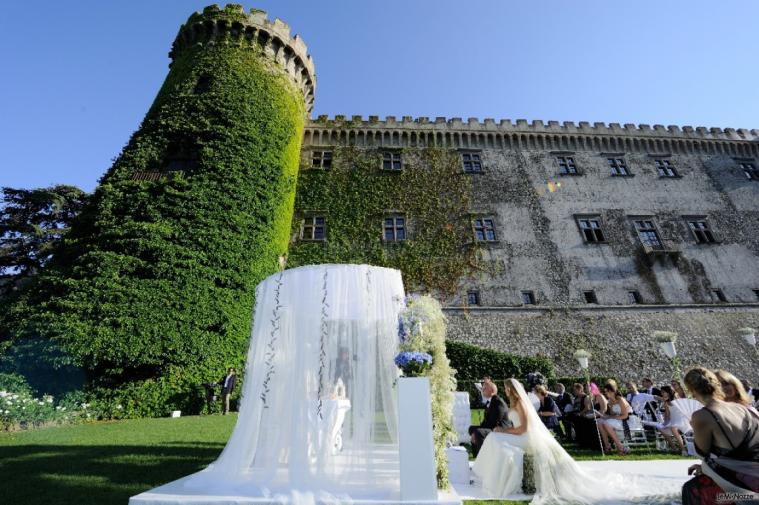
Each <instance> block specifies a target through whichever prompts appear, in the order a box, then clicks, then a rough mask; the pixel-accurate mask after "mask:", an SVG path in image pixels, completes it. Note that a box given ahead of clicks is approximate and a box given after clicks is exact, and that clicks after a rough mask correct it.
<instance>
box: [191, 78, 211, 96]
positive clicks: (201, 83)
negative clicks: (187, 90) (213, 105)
mask: <svg viewBox="0 0 759 505" xmlns="http://www.w3.org/2000/svg"><path fill="white" fill-rule="evenodd" d="M212 83H213V77H211V76H210V75H209V74H203V75H201V76H200V77H198V82H196V83H195V88H193V90H192V92H193V93H195V94H196V95H199V94H201V93H205V92H207V91H209V90H210V89H211V84H212Z"/></svg>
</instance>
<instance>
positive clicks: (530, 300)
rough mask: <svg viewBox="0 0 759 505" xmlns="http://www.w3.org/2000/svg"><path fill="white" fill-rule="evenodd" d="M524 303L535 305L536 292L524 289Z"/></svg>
mask: <svg viewBox="0 0 759 505" xmlns="http://www.w3.org/2000/svg"><path fill="white" fill-rule="evenodd" d="M522 305H535V293H533V292H532V291H522Z"/></svg>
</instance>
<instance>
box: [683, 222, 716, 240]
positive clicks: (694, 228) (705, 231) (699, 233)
mask: <svg viewBox="0 0 759 505" xmlns="http://www.w3.org/2000/svg"><path fill="white" fill-rule="evenodd" d="M683 220H685V224H686V226H687V227H688V230H690V234H691V237H693V239H694V240H695V241H696V244H698V245H710V244H719V243H720V240H719V238H717V234H716V233H714V229H713V228H712V225H711V222H710V221H709V218H708V217H707V216H683Z"/></svg>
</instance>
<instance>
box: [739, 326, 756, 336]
mask: <svg viewBox="0 0 759 505" xmlns="http://www.w3.org/2000/svg"><path fill="white" fill-rule="evenodd" d="M755 333H756V328H749V327H748V326H747V327H745V328H738V334H739V335H753V334H755Z"/></svg>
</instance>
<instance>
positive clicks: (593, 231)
mask: <svg viewBox="0 0 759 505" xmlns="http://www.w3.org/2000/svg"><path fill="white" fill-rule="evenodd" d="M577 224H578V225H579V226H580V233H582V237H583V239H585V242H588V243H599V242H606V238H605V237H604V232H603V230H602V229H601V218H600V217H587V218H586V217H583V218H578V219H577Z"/></svg>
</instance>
